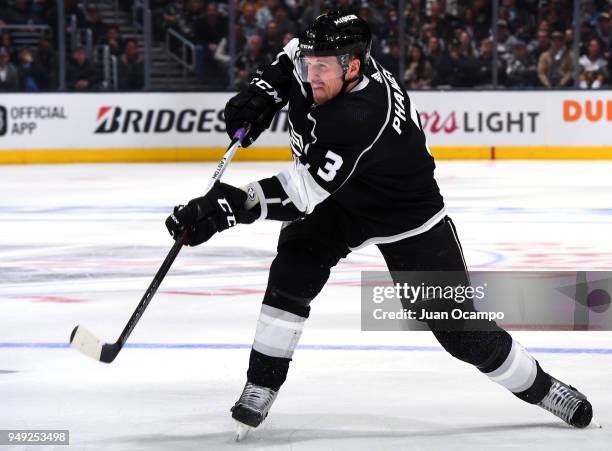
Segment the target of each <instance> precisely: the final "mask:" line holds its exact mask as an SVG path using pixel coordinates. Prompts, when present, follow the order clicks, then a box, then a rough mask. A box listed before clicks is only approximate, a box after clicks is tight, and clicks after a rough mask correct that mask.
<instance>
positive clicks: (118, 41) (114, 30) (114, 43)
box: [100, 25, 124, 56]
mask: <svg viewBox="0 0 612 451" xmlns="http://www.w3.org/2000/svg"><path fill="white" fill-rule="evenodd" d="M100 44H102V45H108V47H109V50H110V53H111V55H114V56H119V55H121V54H122V53H123V45H124V44H123V39H122V38H121V30H120V29H119V27H118V26H117V25H111V26H109V27H108V29H107V30H106V36H104V38H102V39H101V40H100Z"/></svg>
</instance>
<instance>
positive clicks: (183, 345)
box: [0, 342, 612, 354]
mask: <svg viewBox="0 0 612 451" xmlns="http://www.w3.org/2000/svg"><path fill="white" fill-rule="evenodd" d="M68 347H70V345H69V344H68V343H44V342H41V343H37V342H32V343H11V342H7V343H0V348H5V349H6V348H13V349H14V348H30V349H31V348H45V349H49V348H61V349H64V348H68ZM125 347H126V348H136V349H250V348H251V345H250V344H243V343H126V345H125ZM298 348H299V349H306V350H323V351H442V350H443V349H442V348H441V347H439V346H392V345H328V344H320V345H298ZM527 350H528V351H529V352H534V353H550V354H612V349H608V348H547V347H528V348H527Z"/></svg>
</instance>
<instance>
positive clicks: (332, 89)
mask: <svg viewBox="0 0 612 451" xmlns="http://www.w3.org/2000/svg"><path fill="white" fill-rule="evenodd" d="M310 87H311V88H312V96H313V99H314V101H315V103H316V104H317V105H321V104H322V103H325V102H327V101H328V100H331V99H333V98H334V97H336V96H337V95H338V94H340V91H341V90H342V78H339V77H338V78H333V79H330V80H324V81H323V80H313V81H311V83H310Z"/></svg>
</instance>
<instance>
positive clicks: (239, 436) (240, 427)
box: [236, 421, 253, 442]
mask: <svg viewBox="0 0 612 451" xmlns="http://www.w3.org/2000/svg"><path fill="white" fill-rule="evenodd" d="M251 429H253V428H252V427H251V426H248V425H246V424H244V423H241V422H240V421H236V441H237V442H241V441H242V440H244V439H245V437H246V436H247V435H248V433H249V431H250V430H251Z"/></svg>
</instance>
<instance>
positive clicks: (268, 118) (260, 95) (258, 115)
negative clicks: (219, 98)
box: [225, 85, 280, 147]
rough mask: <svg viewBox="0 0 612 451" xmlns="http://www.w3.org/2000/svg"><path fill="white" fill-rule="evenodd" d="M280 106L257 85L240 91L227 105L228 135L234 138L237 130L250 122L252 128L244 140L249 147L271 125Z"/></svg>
mask: <svg viewBox="0 0 612 451" xmlns="http://www.w3.org/2000/svg"><path fill="white" fill-rule="evenodd" d="M279 107H280V105H278V104H277V103H276V102H274V99H273V98H272V97H270V96H269V95H268V94H266V93H264V92H263V91H261V90H260V89H259V88H257V87H255V86H252V85H251V86H249V87H248V88H246V89H245V90H243V91H240V92H239V93H238V94H236V95H235V96H234V97H232V98H231V99H230V100H229V101H228V102H227V105H225V128H226V130H227V134H228V136H229V137H230V139H232V138H233V137H234V133H236V130H238V129H239V128H241V127H244V126H245V124H250V125H251V129H250V130H249V132H248V133H247V135H246V136H245V138H244V140H243V141H242V147H249V146H250V145H251V144H253V142H254V141H255V140H256V139H257V138H258V137H259V135H261V133H262V132H263V131H264V130H265V129H267V128H268V127H269V126H270V123H271V122H272V119H274V115H275V114H276V111H277V109H278V108H279Z"/></svg>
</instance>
